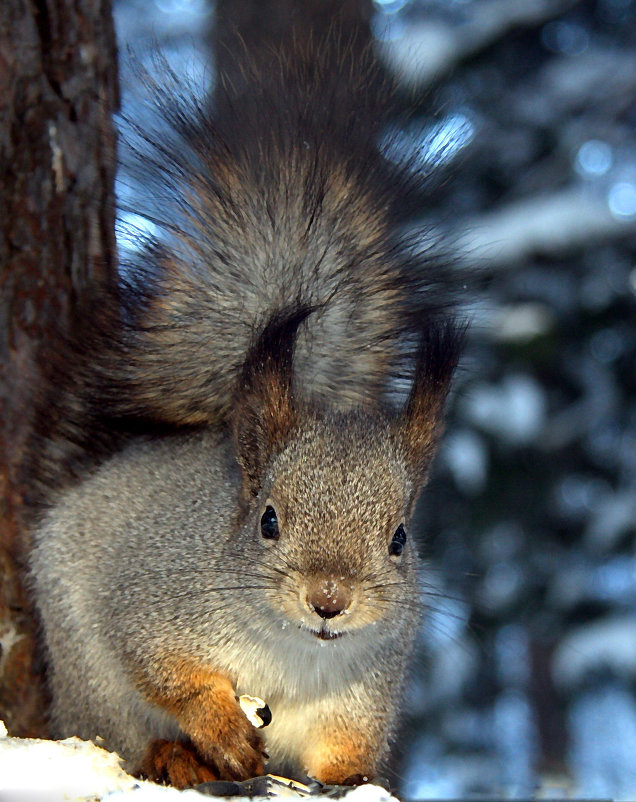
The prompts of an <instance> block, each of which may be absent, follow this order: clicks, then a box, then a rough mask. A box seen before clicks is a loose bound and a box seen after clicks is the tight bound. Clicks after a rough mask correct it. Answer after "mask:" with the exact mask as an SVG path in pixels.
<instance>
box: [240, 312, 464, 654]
mask: <svg viewBox="0 0 636 802" xmlns="http://www.w3.org/2000/svg"><path fill="white" fill-rule="evenodd" d="M310 312H311V310H310V309H308V308H299V309H294V310H292V311H291V312H287V313H286V314H280V315H274V316H273V317H272V318H271V320H270V322H269V323H268V324H267V325H266V326H265V328H264V329H263V330H262V332H261V335H260V337H259V339H258V340H257V341H256V343H255V345H254V347H253V348H252V350H251V351H250V353H249V354H248V357H247V359H246V361H245V363H244V366H243V373H242V381H241V387H240V391H239V392H237V397H236V398H237V403H236V408H235V411H234V444H235V452H236V458H237V461H238V463H239V466H240V468H241V477H242V490H241V492H242V501H243V510H244V511H245V512H247V516H246V517H245V519H244V522H243V526H246V527H247V528H248V532H247V533H246V534H247V539H248V542H252V543H253V544H254V545H255V546H256V548H257V551H256V553H255V557H256V561H257V565H258V570H260V571H261V573H262V577H261V579H262V585H261V587H262V588H263V591H264V592H265V595H266V596H267V606H268V609H269V610H270V612H272V613H273V614H274V615H275V616H277V617H278V620H279V621H280V622H281V625H282V626H285V625H288V624H290V623H291V624H293V625H295V626H296V627H297V629H298V630H300V631H304V633H303V637H308V638H312V637H315V638H318V639H323V640H336V641H339V640H340V639H342V638H344V637H345V636H348V637H354V636H356V634H358V635H359V634H360V633H361V632H364V631H373V632H374V634H375V632H377V631H378V629H377V627H376V629H375V630H371V628H372V627H374V626H375V625H379V624H381V623H382V622H384V623H385V625H386V628H387V629H389V628H395V627H396V626H401V627H404V626H408V623H409V622H410V621H412V620H413V612H414V599H416V597H417V595H416V592H415V584H416V583H415V576H414V573H415V570H414V569H415V563H416V557H415V552H414V546H413V542H412V538H409V535H408V531H409V519H410V515H411V512H412V509H413V505H414V503H415V498H416V496H417V492H418V490H419V488H420V487H421V485H422V484H423V482H424V478H425V475H426V473H427V471H428V467H429V465H430V461H431V459H432V456H433V453H434V451H435V446H436V444H437V440H438V438H439V434H440V432H441V428H442V416H443V406H444V399H445V398H446V394H447V392H448V388H449V385H450V380H451V376H452V373H453V370H454V367H455V364H456V361H457V357H458V354H459V338H458V334H457V332H456V331H455V329H454V327H453V326H452V324H450V323H449V324H447V325H445V326H442V327H439V326H436V325H432V324H431V326H430V328H429V329H425V330H424V331H423V333H422V339H421V343H420V347H419V352H418V356H417V363H416V366H415V374H414V378H413V385H412V387H411V392H410V394H409V397H408V400H407V402H406V404H405V405H404V407H403V409H402V410H401V411H400V412H399V413H397V414H396V413H391V412H389V411H388V410H387V411H385V413H381V412H376V411H375V405H372V404H369V405H368V407H365V408H364V409H359V410H352V411H348V412H344V411H342V412H337V411H334V410H331V411H330V410H328V409H327V410H325V409H322V408H321V409H318V408H317V407H315V406H314V405H312V403H311V402H310V401H307V400H305V399H303V398H299V397H298V396H297V395H296V393H295V392H294V386H293V384H294V381H293V359H292V357H293V344H294V340H295V337H296V333H297V331H298V327H299V326H300V325H301V324H302V323H303V321H304V320H305V319H306V318H307V316H308V315H309V314H310ZM250 538H252V540H251V541H250ZM265 614H266V612H265ZM378 634H379V633H378Z"/></svg>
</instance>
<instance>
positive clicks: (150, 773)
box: [138, 739, 219, 788]
mask: <svg viewBox="0 0 636 802" xmlns="http://www.w3.org/2000/svg"><path fill="white" fill-rule="evenodd" d="M138 773H139V774H141V775H142V776H144V777H147V778H148V779H149V780H152V781H153V782H156V783H161V784H162V785H172V786H174V787H175V788H191V787H192V786H195V785H199V783H204V782H212V781H213V780H218V779H219V777H218V775H217V774H216V773H215V772H214V771H212V769H211V768H210V767H209V766H207V765H206V764H205V763H204V762H203V761H202V759H201V757H200V756H199V754H198V753H197V751H196V749H195V748H194V747H193V746H192V745H190V744H187V743H182V742H181V741H166V740H163V739H158V740H156V741H153V742H152V743H151V744H150V746H149V747H148V749H147V751H146V754H145V755H144V758H143V761H142V763H141V767H140V768H139V772H138Z"/></svg>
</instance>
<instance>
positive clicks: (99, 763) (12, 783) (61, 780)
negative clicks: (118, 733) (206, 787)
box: [0, 721, 397, 802]
mask: <svg viewBox="0 0 636 802" xmlns="http://www.w3.org/2000/svg"><path fill="white" fill-rule="evenodd" d="M7 794H11V797H8V796H7ZM285 795H286V796H287V797H288V796H290V793H289V790H288V789H286V794H285ZM316 796H319V795H318V794H317V795H316ZM298 797H299V798H300V797H301V794H298ZM8 798H11V799H20V800H24V802H27V800H28V801H29V802H31V800H37V802H58V801H59V800H64V802H171V800H172V802H177V800H179V802H196V800H200V802H202V801H203V800H206V802H210V801H211V800H215V799H216V800H219V799H220V797H213V796H210V795H209V794H203V793H200V792H199V791H197V790H195V789H188V790H186V791H178V790H177V789H175V788H167V787H165V786H162V785H156V784H155V783H152V782H147V781H145V780H138V779H137V778H135V777H131V776H130V775H129V774H127V773H126V772H125V771H124V770H123V768H122V764H121V759H120V758H119V756H118V755H116V754H115V753H114V752H108V751H107V750H106V749H103V748H102V747H100V746H97V745H96V744H94V743H91V742H88V741H82V740H81V739H79V738H67V739H66V740H64V741H44V740H36V739H32V738H13V737H10V736H8V735H7V730H6V727H5V726H4V723H3V722H2V721H0V799H2V800H5V799H8ZM343 798H345V799H347V800H349V802H397V800H396V799H395V797H393V796H391V794H390V793H389V792H388V791H387V790H385V789H384V788H381V787H379V786H377V785H371V784H368V785H362V786H359V787H358V788H352V789H351V791H349V792H348V793H347V794H346V796H345V797H343ZM244 799H246V797H232V802H243V800H244ZM259 800H263V802H265V800H267V797H254V798H252V799H251V802H254V801H256V802H259Z"/></svg>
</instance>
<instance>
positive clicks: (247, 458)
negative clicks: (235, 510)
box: [234, 306, 312, 503]
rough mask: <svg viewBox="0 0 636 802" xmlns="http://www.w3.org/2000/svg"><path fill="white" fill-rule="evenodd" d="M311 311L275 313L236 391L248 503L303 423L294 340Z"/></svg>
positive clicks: (236, 425)
mask: <svg viewBox="0 0 636 802" xmlns="http://www.w3.org/2000/svg"><path fill="white" fill-rule="evenodd" d="M311 311H312V309H311V308H310V307H307V306H298V307H295V308H294V309H291V310H290V309H287V310H283V311H282V312H278V313H276V314H275V315H273V316H272V317H271V318H270V319H269V321H268V322H267V324H266V325H265V327H264V329H263V330H262V332H261V333H260V335H259V337H258V339H256V340H255V342H254V344H253V345H252V347H251V349H250V350H249V352H248V355H247V358H246V360H245V362H244V363H243V369H242V371H241V375H240V379H239V385H238V387H237V389H236V395H235V399H236V401H235V407H234V442H235V446H236V458H237V460H238V463H239V465H240V466H241V471H242V474H243V500H244V502H246V503H248V502H249V500H250V499H251V498H253V497H254V496H256V495H257V494H258V492H259V490H260V488H261V484H262V481H263V474H264V471H265V468H266V466H267V463H268V462H269V460H270V459H271V457H272V455H273V454H274V453H276V452H277V451H279V450H280V449H281V448H282V447H283V446H284V444H285V443H286V442H287V440H288V439H289V435H290V434H291V432H292V431H293V430H294V429H295V428H296V427H297V425H298V417H299V412H298V408H297V405H296V403H295V401H294V395H293V389H292V385H293V355H294V345H295V343H296V337H297V335H298V328H299V326H300V325H301V324H302V323H303V321H304V320H305V319H306V318H307V316H308V315H309V314H310V313H311Z"/></svg>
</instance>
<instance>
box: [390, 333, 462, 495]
mask: <svg viewBox="0 0 636 802" xmlns="http://www.w3.org/2000/svg"><path fill="white" fill-rule="evenodd" d="M464 334H465V327H463V326H458V325H457V324H456V323H455V321H453V320H449V321H446V322H445V323H435V324H432V325H430V326H428V327H427V328H426V330H425V331H424V332H423V333H422V336H421V339H420V344H419V348H418V355H417V362H416V369H415V378H414V379H413V386H412V388H411V392H410V394H409V398H408V401H407V402H406V404H405V406H404V409H403V411H402V413H401V414H400V415H399V417H398V419H397V429H398V436H399V437H400V439H401V440H402V443H403V445H404V448H405V450H406V456H407V460H408V463H409V467H410V468H411V470H412V471H413V475H414V477H415V482H416V484H417V485H419V484H420V483H421V482H422V481H423V480H424V478H425V475H426V471H427V469H428V466H429V464H430V462H431V460H432V458H433V455H434V453H435V449H436V447H437V442H438V440H439V438H440V435H441V433H442V430H443V428H444V402H445V401H446V396H447V395H448V391H449V390H450V385H451V381H452V378H453V373H454V371H455V368H456V367H457V362H458V361H459V356H460V353H461V349H462V344H463V341H464Z"/></svg>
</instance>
